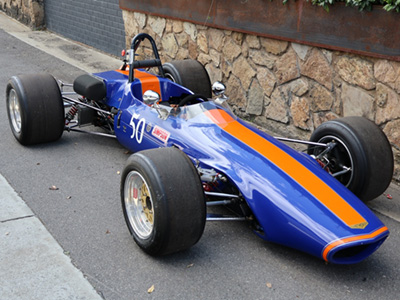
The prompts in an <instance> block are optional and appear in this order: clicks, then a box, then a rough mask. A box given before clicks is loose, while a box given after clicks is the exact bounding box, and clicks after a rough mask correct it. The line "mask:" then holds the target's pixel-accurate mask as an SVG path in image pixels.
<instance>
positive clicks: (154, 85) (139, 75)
mask: <svg viewBox="0 0 400 300" xmlns="http://www.w3.org/2000/svg"><path fill="white" fill-rule="evenodd" d="M116 71H117V72H119V73H122V74H124V75H129V71H126V70H124V71H122V70H116ZM135 78H136V79H139V80H140V83H141V84H142V95H143V94H144V92H145V91H148V90H152V91H154V92H157V93H158V94H159V95H160V97H162V95H161V87H160V80H159V79H158V77H157V76H156V75H153V74H150V73H147V72H143V71H139V70H135Z"/></svg>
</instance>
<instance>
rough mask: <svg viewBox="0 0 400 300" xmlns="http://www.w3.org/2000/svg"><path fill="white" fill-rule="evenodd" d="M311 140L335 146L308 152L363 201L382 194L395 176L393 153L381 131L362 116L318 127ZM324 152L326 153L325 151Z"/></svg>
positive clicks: (330, 122) (337, 120)
mask: <svg viewBox="0 0 400 300" xmlns="http://www.w3.org/2000/svg"><path fill="white" fill-rule="evenodd" d="M310 141H312V142H317V143H324V144H328V143H332V145H334V147H333V148H332V149H331V150H330V151H327V152H326V151H325V147H318V146H317V147H316V146H310V147H309V149H308V153H309V154H312V155H314V156H316V157H319V159H318V160H319V162H320V163H321V164H322V165H323V167H324V168H325V169H326V170H327V171H329V172H330V173H331V174H332V175H333V176H334V177H335V178H336V179H338V180H339V181H340V182H341V183H342V184H343V185H344V186H346V187H347V188H348V189H349V190H350V191H352V192H353V193H354V194H355V195H356V196H358V197H359V198H360V199H361V200H363V201H369V200H372V199H374V198H376V197H377V196H379V195H381V194H382V193H383V192H384V191H385V190H386V188H387V187H388V186H389V184H390V182H391V180H392V176H393V167H394V162H393V153H392V148H391V146H390V143H389V141H388V139H387V137H386V136H385V134H384V133H383V132H382V130H381V129H380V128H379V127H378V126H377V125H376V124H375V123H373V122H371V121H370V120H368V119H366V118H363V117H345V118H339V119H335V120H331V121H328V122H325V123H323V124H322V125H321V126H319V127H318V128H317V129H316V130H315V131H314V133H313V134H312V135H311V138H310ZM324 151H325V152H324Z"/></svg>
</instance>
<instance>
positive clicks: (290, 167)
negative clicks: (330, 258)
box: [206, 109, 366, 227]
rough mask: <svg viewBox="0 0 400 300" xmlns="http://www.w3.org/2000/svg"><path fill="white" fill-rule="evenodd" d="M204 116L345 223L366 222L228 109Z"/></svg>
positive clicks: (344, 202)
mask: <svg viewBox="0 0 400 300" xmlns="http://www.w3.org/2000/svg"><path fill="white" fill-rule="evenodd" d="M206 115H207V116H208V117H209V118H210V119H211V120H212V121H213V122H215V124H217V125H218V126H219V127H221V128H222V129H224V130H225V131H226V132H228V133H229V134H231V135H232V136H234V137H236V138H237V139H239V140H240V141H242V142H244V143H245V144H247V145H248V146H249V147H251V148H253V149H254V150H255V151H257V152H258V153H260V154H262V155H263V156H265V157H266V158H268V159H269V160H270V161H271V162H272V163H274V164H275V165H276V166H277V167H279V168H280V169H281V170H282V171H284V172H285V173H286V174H287V175H288V176H290V177H292V178H293V179H294V180H295V181H297V182H298V183H299V184H300V185H301V186H303V187H304V188H305V189H306V190H307V191H308V192H309V193H310V194H311V195H313V196H314V197H315V198H316V199H318V200H319V201H320V202H321V203H322V204H324V205H325V206H326V207H327V208H328V209H329V210H330V211H332V213H334V214H335V215H336V216H337V217H338V218H340V219H341V220H342V221H343V222H344V223H345V224H346V225H347V226H349V227H352V226H355V225H358V224H360V223H364V222H366V220H365V219H364V218H363V217H362V216H361V215H360V214H359V213H358V212H357V211H356V210H355V209H354V208H353V207H352V206H351V205H350V204H348V203H347V202H346V201H345V200H344V199H343V198H342V197H340V196H339V195H338V194H337V193H336V192H335V191H334V190H332V188H331V187H329V186H328V185H327V184H326V183H325V182H324V181H322V180H321V179H320V178H318V177H317V176H316V175H315V174H313V173H312V172H311V171H310V170H309V169H307V168H306V167H305V166H303V165H302V164H301V163H299V162H298V161H297V160H296V159H294V158H293V157H291V156H290V155H289V154H287V153H286V152H285V151H283V150H282V149H280V148H279V147H277V146H275V145H274V144H272V143H271V142H269V141H267V140H266V139H264V138H262V137H261V136H259V135H258V134H256V133H255V132H253V131H252V130H250V129H248V128H247V127H245V126H243V125H242V124H240V123H239V122H237V121H235V120H234V119H233V118H232V117H231V116H230V115H229V114H228V113H227V112H225V111H223V110H218V109H215V110H210V111H207V112H206Z"/></svg>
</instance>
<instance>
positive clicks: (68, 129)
mask: <svg viewBox="0 0 400 300" xmlns="http://www.w3.org/2000/svg"><path fill="white" fill-rule="evenodd" d="M65 130H67V131H76V132H82V133H87V134H92V135H99V136H105V137H109V138H114V139H115V138H117V137H116V136H115V135H113V134H108V133H102V132H93V131H85V130H81V129H75V128H71V127H66V128H65Z"/></svg>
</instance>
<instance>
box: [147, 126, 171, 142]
mask: <svg viewBox="0 0 400 300" xmlns="http://www.w3.org/2000/svg"><path fill="white" fill-rule="evenodd" d="M151 134H152V135H153V136H155V137H156V138H158V139H159V140H160V141H162V142H164V143H166V142H167V141H168V139H169V136H170V133H169V132H168V131H167V130H165V129H163V128H161V127H158V126H154V128H153V131H152V133H151Z"/></svg>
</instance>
